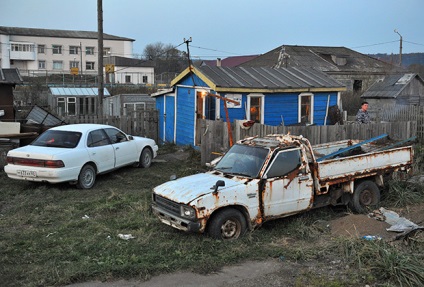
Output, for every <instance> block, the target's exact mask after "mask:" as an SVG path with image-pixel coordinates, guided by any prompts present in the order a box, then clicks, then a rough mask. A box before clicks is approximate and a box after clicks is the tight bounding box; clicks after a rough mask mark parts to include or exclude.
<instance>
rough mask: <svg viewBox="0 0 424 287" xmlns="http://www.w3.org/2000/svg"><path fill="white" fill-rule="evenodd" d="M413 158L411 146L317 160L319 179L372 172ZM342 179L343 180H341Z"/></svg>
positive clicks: (409, 162)
mask: <svg viewBox="0 0 424 287" xmlns="http://www.w3.org/2000/svg"><path fill="white" fill-rule="evenodd" d="M412 160H413V149H412V146H406V147H400V148H395V149H390V150H384V151H378V152H370V153H366V154H361V155H355V156H349V157H343V158H334V159H329V160H324V161H321V162H318V163H317V165H318V176H319V181H320V182H323V181H332V180H337V179H342V178H346V180H348V178H349V177H350V178H351V177H352V176H360V175H366V174H373V173H375V172H379V171H384V170H386V169H391V168H398V167H403V166H408V165H410V164H411V163H412ZM342 181H343V180H342Z"/></svg>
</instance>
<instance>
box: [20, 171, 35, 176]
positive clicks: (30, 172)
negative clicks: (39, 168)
mask: <svg viewBox="0 0 424 287" xmlns="http://www.w3.org/2000/svg"><path fill="white" fill-rule="evenodd" d="M16 174H17V175H19V176H22V177H36V176H37V173H36V172H35V171H34V170H17V171H16Z"/></svg>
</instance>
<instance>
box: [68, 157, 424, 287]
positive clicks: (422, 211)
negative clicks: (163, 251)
mask: <svg viewBox="0 0 424 287" xmlns="http://www.w3.org/2000/svg"><path fill="white" fill-rule="evenodd" d="M185 157H186V155H185V154H183V153H174V154H171V155H166V156H161V157H159V158H158V159H157V160H158V161H167V160H173V159H179V160H182V159H185ZM391 210H392V211H394V212H396V213H398V214H399V216H402V217H405V218H406V219H408V220H410V221H412V222H413V223H415V224H417V225H420V226H423V225H424V204H420V205H416V206H413V207H410V208H404V209H396V210H395V209H391ZM324 224H325V227H327V228H329V229H330V232H331V236H332V237H336V236H345V237H357V238H361V237H362V236H365V235H375V236H379V237H381V238H382V240H387V241H394V240H395V237H396V236H397V235H398V234H397V233H394V232H389V231H387V230H386V228H389V227H390V225H389V224H387V223H386V222H384V221H379V220H376V219H375V218H371V217H369V216H368V215H366V214H346V215H345V216H342V217H340V218H337V219H335V220H332V221H328V222H325V223H324ZM422 235H423V233H421V236H422ZM348 269H349V266H345V265H344V263H343V262H342V261H341V260H335V259H334V258H320V260H313V261H308V262H301V263H298V262H290V261H286V260H284V259H281V258H273V259H269V260H266V261H260V262H245V263H243V264H240V265H234V266H227V267H224V268H223V269H222V270H221V271H220V272H217V273H214V274H208V275H201V274H196V273H192V272H176V273H171V274H163V275H159V276H156V277H153V278H152V279H151V280H149V281H146V282H141V281H136V280H120V281H116V282H97V281H96V282H86V283H78V284H72V285H69V286H72V287H168V286H169V287H171V286H173V287H174V286H181V287H182V286H187V287H191V286H193V287H194V286H203V287H213V286H226V287H236V286H237V287H239V286H245V287H253V286H302V284H301V282H302V281H300V280H301V279H300V278H301V277H302V276H307V274H314V276H318V277H321V278H322V280H324V282H329V281H331V279H339V280H340V279H342V278H345V277H346V274H348V273H349V270H348ZM299 284H300V285H299Z"/></svg>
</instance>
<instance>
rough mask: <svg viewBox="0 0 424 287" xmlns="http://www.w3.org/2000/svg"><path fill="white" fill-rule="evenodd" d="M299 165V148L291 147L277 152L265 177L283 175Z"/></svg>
mask: <svg viewBox="0 0 424 287" xmlns="http://www.w3.org/2000/svg"><path fill="white" fill-rule="evenodd" d="M300 166H301V161H300V150H299V149H292V150H286V151H281V152H279V153H278V155H277V157H276V158H275V160H274V162H273V163H272V164H271V167H270V168H269V170H268V172H267V177H268V178H271V177H279V176H285V175H287V174H288V173H290V172H292V171H294V170H296V169H297V168H299V167H300Z"/></svg>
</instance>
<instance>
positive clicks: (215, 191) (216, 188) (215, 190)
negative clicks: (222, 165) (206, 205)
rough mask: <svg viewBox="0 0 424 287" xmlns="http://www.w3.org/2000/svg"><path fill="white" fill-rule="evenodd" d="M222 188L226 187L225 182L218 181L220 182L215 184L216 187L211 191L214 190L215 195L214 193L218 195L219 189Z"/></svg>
mask: <svg viewBox="0 0 424 287" xmlns="http://www.w3.org/2000/svg"><path fill="white" fill-rule="evenodd" d="M220 186H225V181H223V180H218V181H217V182H216V183H215V185H214V186H212V187H211V189H213V190H214V191H213V193H214V194H216V193H218V187H220Z"/></svg>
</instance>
